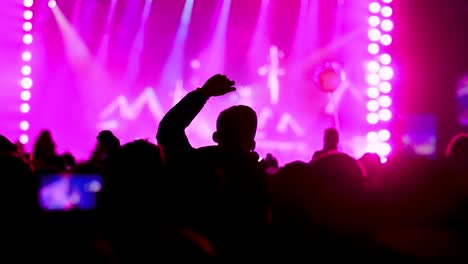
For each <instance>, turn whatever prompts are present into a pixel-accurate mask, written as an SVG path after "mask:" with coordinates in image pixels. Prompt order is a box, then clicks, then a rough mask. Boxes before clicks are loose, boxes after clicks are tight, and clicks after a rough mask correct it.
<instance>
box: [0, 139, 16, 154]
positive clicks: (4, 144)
mask: <svg viewBox="0 0 468 264" xmlns="http://www.w3.org/2000/svg"><path fill="white" fill-rule="evenodd" d="M16 151H17V147H16V146H15V144H13V143H12V142H11V141H10V140H8V138H6V137H5V136H3V135H0V153H13V152H16Z"/></svg>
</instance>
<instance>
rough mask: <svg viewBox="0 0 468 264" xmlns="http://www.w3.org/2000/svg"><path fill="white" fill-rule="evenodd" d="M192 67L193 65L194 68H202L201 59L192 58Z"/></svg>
mask: <svg viewBox="0 0 468 264" xmlns="http://www.w3.org/2000/svg"><path fill="white" fill-rule="evenodd" d="M190 67H192V69H198V68H200V61H199V60H192V61H191V62H190Z"/></svg>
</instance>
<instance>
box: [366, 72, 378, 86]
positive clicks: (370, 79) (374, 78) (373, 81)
mask: <svg viewBox="0 0 468 264" xmlns="http://www.w3.org/2000/svg"><path fill="white" fill-rule="evenodd" d="M366 81H367V83H368V84H370V85H377V84H379V82H380V77H379V75H378V74H376V73H370V74H367V78H366Z"/></svg>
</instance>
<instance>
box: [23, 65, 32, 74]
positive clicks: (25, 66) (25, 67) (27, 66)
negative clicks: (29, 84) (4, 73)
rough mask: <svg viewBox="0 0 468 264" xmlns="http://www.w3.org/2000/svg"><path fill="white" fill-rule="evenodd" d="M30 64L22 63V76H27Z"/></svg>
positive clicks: (29, 72)
mask: <svg viewBox="0 0 468 264" xmlns="http://www.w3.org/2000/svg"><path fill="white" fill-rule="evenodd" d="M31 71H32V69H31V66H29V65H24V66H23V67H21V73H22V74H23V75H24V76H28V75H31Z"/></svg>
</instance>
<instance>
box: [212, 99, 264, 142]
mask: <svg viewBox="0 0 468 264" xmlns="http://www.w3.org/2000/svg"><path fill="white" fill-rule="evenodd" d="M256 132H257V114H256V113H255V111H254V110H253V109H252V108H250V107H248V106H245V105H236V106H232V107H230V108H228V109H226V110H224V111H222V112H221V113H220V114H219V116H218V119H217V121H216V132H214V133H213V140H214V141H215V142H216V143H218V145H219V146H221V147H224V148H226V149H233V150H241V151H253V150H254V149H255V134H256Z"/></svg>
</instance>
